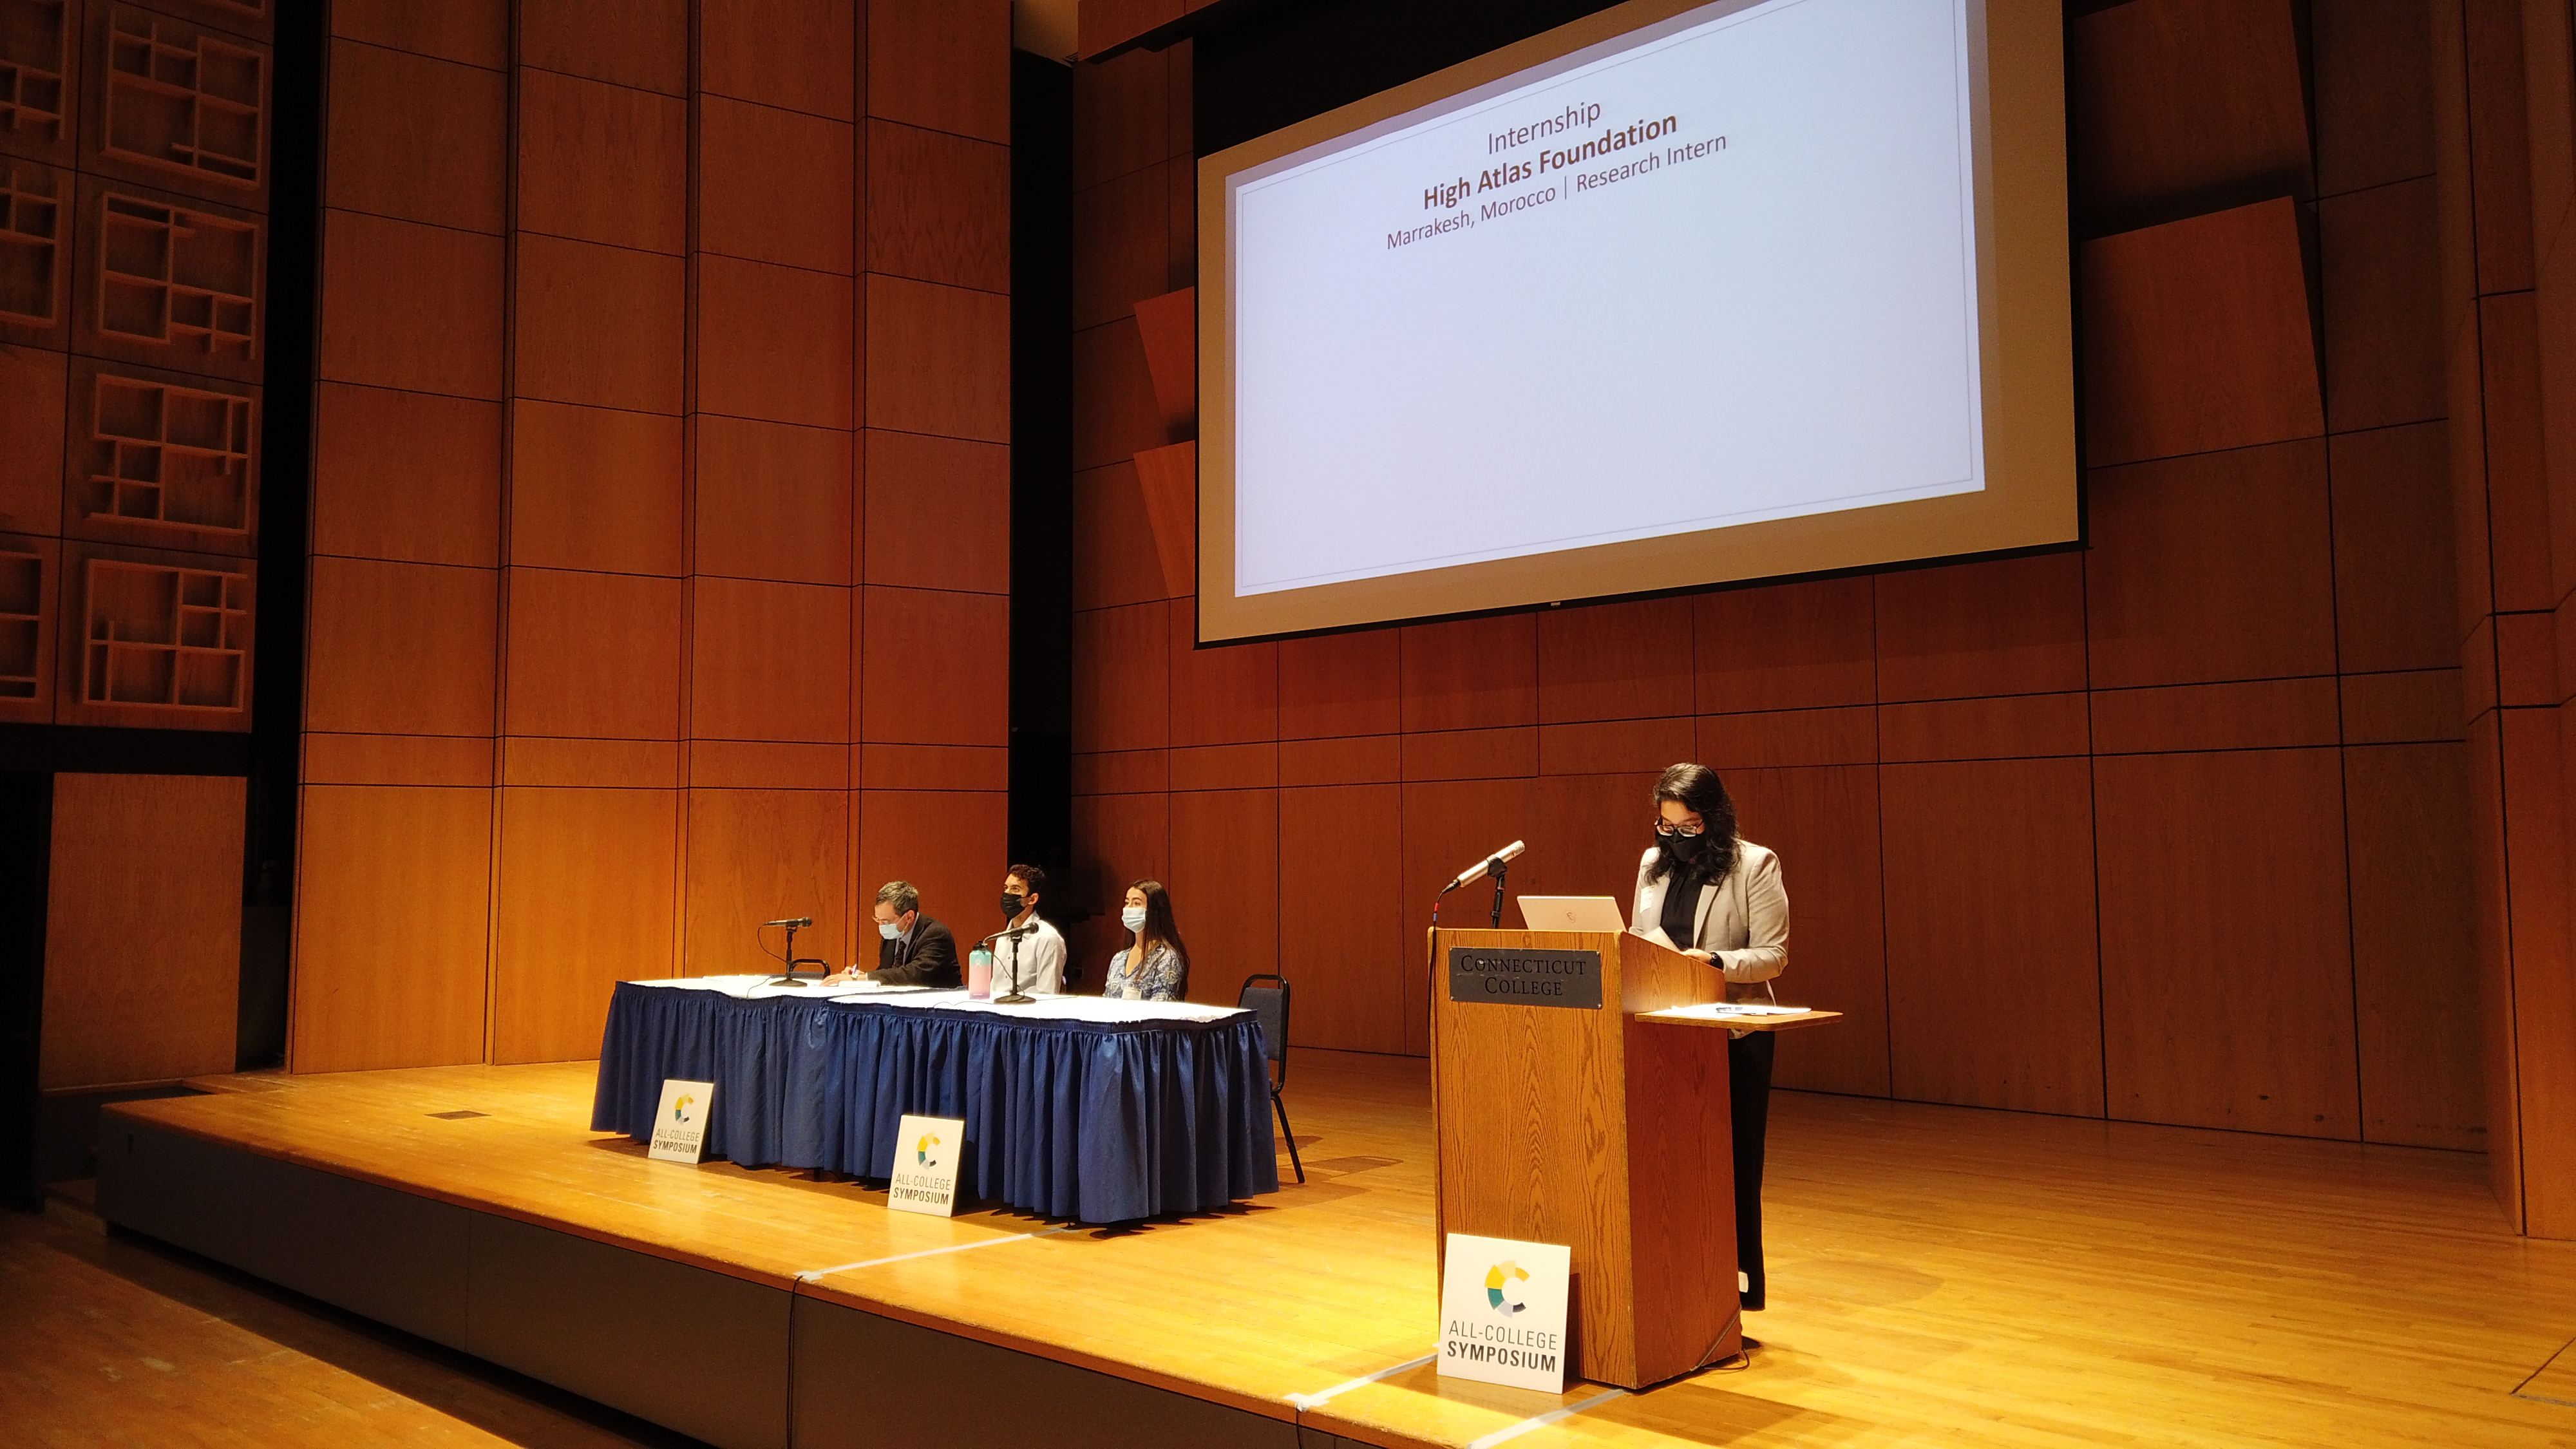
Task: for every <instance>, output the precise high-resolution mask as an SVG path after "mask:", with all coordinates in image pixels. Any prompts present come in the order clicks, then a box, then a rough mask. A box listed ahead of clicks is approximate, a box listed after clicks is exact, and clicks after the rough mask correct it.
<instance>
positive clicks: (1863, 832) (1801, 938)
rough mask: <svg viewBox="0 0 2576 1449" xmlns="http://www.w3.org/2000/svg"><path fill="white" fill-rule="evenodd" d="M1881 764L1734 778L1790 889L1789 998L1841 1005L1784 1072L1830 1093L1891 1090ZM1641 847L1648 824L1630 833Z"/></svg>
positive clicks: (1748, 817)
mask: <svg viewBox="0 0 2576 1449" xmlns="http://www.w3.org/2000/svg"><path fill="white" fill-rule="evenodd" d="M1878 777H1879V771H1878V770H1877V769H1876V768H1875V767H1872V766H1867V765H1839V766H1831V767H1827V768H1824V769H1806V770H1736V771H1733V772H1731V773H1729V774H1728V775H1727V777H1726V782H1727V789H1728V790H1729V792H1730V793H1732V794H1733V795H1734V797H1735V811H1736V816H1737V818H1738V821H1739V823H1740V824H1739V828H1740V829H1741V830H1742V832H1743V835H1744V838H1745V839H1747V840H1751V841H1756V842H1758V843H1760V844H1762V845H1766V846H1769V847H1770V848H1771V849H1772V850H1774V851H1777V852H1778V853H1779V856H1780V878H1781V883H1782V885H1783V887H1784V888H1785V889H1786V890H1787V891H1788V893H1789V969H1788V970H1787V971H1784V972H1782V973H1781V975H1780V977H1779V979H1778V980H1777V982H1775V983H1774V985H1773V987H1772V989H1773V991H1775V992H1776V993H1777V994H1778V996H1779V999H1780V1000H1782V1001H1784V1002H1796V1003H1799V1004H1803V1005H1807V1006H1816V1007H1822V1008H1824V1009H1825V1010H1828V1011H1839V1012H1841V1013H1843V1019H1842V1020H1841V1021H1838V1022H1835V1023H1833V1026H1834V1028H1835V1029H1834V1030H1832V1031H1830V1032H1815V1033H1811V1034H1810V1036H1809V1037H1808V1038H1806V1039H1795V1038H1793V1039H1791V1040H1787V1041H1783V1042H1782V1043H1781V1047H1780V1058H1779V1065H1778V1067H1777V1068H1776V1071H1777V1074H1778V1075H1777V1077H1776V1080H1777V1081H1778V1082H1779V1084H1780V1085H1781V1086H1784V1087H1792V1088H1804V1089H1807V1090H1811V1091H1823V1092H1858V1093H1861V1094H1864V1095H1867V1096H1875V1097H1883V1096H1885V1095H1887V1093H1888V1090H1889V1083H1890V1076H1889V1071H1890V1060H1889V1050H1888V1048H1889V1030H1888V1026H1889V1022H1888V979H1887V960H1886V946H1887V940H1886V920H1885V915H1884V909H1885V908H1884V893H1883V890H1882V888H1881V884H1880V880H1879V875H1880V868H1881V867H1880V850H1879V829H1880V825H1879V815H1880V808H1879V779H1878ZM1630 839H1631V841H1632V842H1636V843H1638V844H1639V845H1640V846H1642V844H1643V841H1642V832H1641V833H1640V834H1638V835H1632V836H1631V837H1630Z"/></svg>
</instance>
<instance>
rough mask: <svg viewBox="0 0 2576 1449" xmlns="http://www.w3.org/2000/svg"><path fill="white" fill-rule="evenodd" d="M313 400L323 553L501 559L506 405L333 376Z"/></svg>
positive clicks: (442, 560)
mask: <svg viewBox="0 0 2576 1449" xmlns="http://www.w3.org/2000/svg"><path fill="white" fill-rule="evenodd" d="M314 405H315V424H314V441H313V498H312V505H311V506H312V529H313V551H314V552H315V553H317V554H347V555H353V556H356V557H360V558H383V559H408V560H410V561H412V562H414V563H432V564H464V565H468V566H471V567H476V568H490V567H492V566H493V565H495V564H497V563H499V562H500V555H501V406H500V404H498V403H490V402H481V401H475V400H471V399H466V398H452V397H439V396H436V395H434V394H430V393H419V392H396V391H393V390H391V389H388V388H379V387H352V386H349V385H347V384H344V383H334V382H326V383H323V384H322V385H321V386H320V387H319V388H317V389H316V390H315V394H314Z"/></svg>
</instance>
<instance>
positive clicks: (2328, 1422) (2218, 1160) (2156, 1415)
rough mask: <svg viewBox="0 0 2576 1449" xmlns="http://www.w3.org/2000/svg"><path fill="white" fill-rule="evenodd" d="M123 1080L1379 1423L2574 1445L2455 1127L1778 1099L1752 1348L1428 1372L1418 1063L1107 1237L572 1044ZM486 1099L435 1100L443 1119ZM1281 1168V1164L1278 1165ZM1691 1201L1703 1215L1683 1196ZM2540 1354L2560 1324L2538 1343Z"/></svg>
mask: <svg viewBox="0 0 2576 1449" xmlns="http://www.w3.org/2000/svg"><path fill="white" fill-rule="evenodd" d="M197 1085H200V1086H203V1087H207V1088H210V1089H213V1094H212V1095H208V1096H203V1097H195V1098H174V1099H168V1100H162V1101H151V1102H141V1103H134V1104H128V1105H126V1106H122V1107H120V1108H118V1109H116V1110H117V1111H118V1112H119V1113H130V1114H132V1115H133V1116H135V1117H138V1118H141V1119H143V1120H146V1121H150V1122H154V1123H158V1124H161V1125H162V1126H164V1127H166V1128H169V1129H172V1130H175V1131H179V1132H183V1133H186V1134H189V1135H192V1136H200V1137H207V1138H212V1139H216V1140H219V1141H222V1142H226V1143H229V1144H232V1145H235V1146H237V1147H242V1148H247V1149H249V1150H252V1151H255V1152H258V1153H262V1154H265V1155H269V1156H275V1157H283V1158H286V1159H289V1160H291V1161H294V1162H298V1163H302V1164H304V1165H306V1166H310V1167H319V1168H324V1169H327V1170H329V1171H331V1172H335V1173H339V1174H342V1175H346V1176H350V1177H356V1178H360V1179H364V1180H368V1181H373V1182H376V1183H380V1184H384V1185H388V1186H393V1187H397V1188H401V1189H403V1190H405V1191H408V1192H412V1193H416V1194H421V1195H424V1196H429V1197H433V1198H437V1199H440V1200H443V1201H446V1202H449V1203H453V1204H458V1205H463V1206H467V1207H471V1208H475V1209H478V1210H481V1211H484V1212H490V1213H496V1214H499V1215H502V1216H506V1217H511V1218H516V1219H520V1220H523V1221H527V1222H534V1223H540V1224H544V1225H547V1226H551V1227H554V1228H558V1229H562V1230H566V1231H569V1232H573V1233H577V1234H580V1235H582V1236H584V1237H589V1238H593V1239H597V1240H600V1241H604V1242H610V1243H615V1244H618V1245H620V1246H624V1247H629V1248H637V1249H641V1250H643V1251H646V1252H649V1253H652V1254H654V1255H656V1256H660V1257H664V1258H669V1259H673V1260H676V1261H681V1262H686V1263H690V1264H695V1265H699V1266H702V1267H709V1268H714V1269H717V1270H719V1271H721V1272H723V1273H726V1274H729V1275H732V1276H734V1277H738V1278H743V1279H748V1280H752V1281H754V1282H759V1283H764V1284H768V1285H771V1286H778V1287H783V1286H787V1285H789V1284H790V1283H791V1282H799V1281H801V1283H802V1286H801V1287H799V1288H798V1289H797V1291H799V1292H802V1293H804V1294H808V1295H811V1296H814V1297H818V1298H822V1299H826V1300H830V1301H835V1302H838V1303H841V1304H844V1305H847V1306H851V1307H855V1308H859V1309H862V1310H865V1311H867V1312H869V1313H873V1314H878V1315H883V1316H887V1317H892V1318H895V1319H899V1320H904V1321H908V1322H911V1323H915V1324H920V1325H924V1326H928V1327H931V1328H935V1329H939V1330H942V1331H945V1332H948V1333H953V1334H959V1335H964V1336H967V1337H971V1338H975V1339H980V1340H983V1341H985V1342H988V1343H992V1344H996V1345H1000V1346H1003V1347H1006V1348H1010V1349H1014V1350H1018V1351H1022V1352H1026V1353H1031V1354H1037V1355H1041V1356H1044V1357H1046V1358H1051V1359H1055V1360H1058V1361H1060V1362H1064V1363H1069V1364H1075V1365H1079V1366H1082V1367H1086V1368H1091V1369H1096V1370H1100V1371H1104V1372H1107V1373H1110V1374H1114V1375H1117V1376H1119V1377H1121V1378H1124V1379H1128V1380H1132V1381H1137V1382H1142V1383H1148V1384H1153V1385H1157V1386H1160V1387H1164V1388H1168V1389H1174V1390H1178V1391H1180V1392H1183V1393H1186V1394H1189V1395H1192V1396H1194V1397H1197V1398H1201V1399H1206V1400H1211V1401H1214V1402H1218V1403H1222V1404H1226V1405H1230V1406H1233V1407H1236V1408H1239V1409H1243V1410H1247V1411H1250V1412H1252V1413H1256V1414H1260V1415H1264V1416H1267V1417H1270V1418H1274V1419H1278V1420H1282V1421H1294V1422H1296V1423H1298V1424H1299V1425H1300V1427H1301V1428H1302V1429H1304V1430H1306V1431H1308V1434H1309V1436H1310V1442H1312V1441H1313V1440H1315V1439H1320V1435H1321V1434H1322V1433H1330V1434H1334V1435H1339V1436H1342V1437H1344V1438H1347V1439H1351V1440H1356V1441H1360V1442H1363V1443H1370V1444H1381V1445H1395V1446H1413V1445H1444V1446H1445V1445H1470V1444H1478V1443H1494V1442H1499V1440H1497V1439H1496V1438H1495V1437H1494V1436H1497V1435H1507V1434H1508V1433H1509V1431H1512V1430H1514V1429H1516V1428H1519V1427H1520V1426H1523V1425H1526V1424H1528V1423H1529V1421H1530V1420H1532V1419H1533V1418H1535V1417H1538V1416H1540V1415H1543V1414H1546V1413H1548V1412H1549V1411H1551V1410H1554V1409H1557V1408H1559V1407H1561V1406H1572V1405H1582V1406H1583V1407H1582V1408H1581V1409H1580V1411H1579V1412H1576V1413H1573V1414H1570V1415H1567V1416H1565V1417H1562V1418H1559V1419H1557V1420H1555V1421H1553V1422H1550V1423H1546V1424H1542V1425H1539V1426H1537V1427H1535V1428H1533V1429H1530V1430H1528V1431H1527V1432H1526V1437H1519V1438H1515V1439H1514V1440H1513V1442H1515V1443H1516V1444H1521V1445H1533V1446H1534V1445H1544V1444H1560V1443H1565V1444H1621V1445H1644V1444H1663V1443H1682V1444H1744V1445H1786V1444H1832V1445H1845V1444H1900V1443H1901V1444H1914V1443H1954V1444H1978V1445H2077V1444H2084V1445H2094V1444H2154V1445H2244V1444H2259V1445H2298V1446H2313V1445H2319V1444H2326V1443H2332V1444H2334V1445H2335V1446H2337V1449H2365V1446H2372V1445H2382V1444H2386V1445H2435V1444H2439V1445H2489V1444H2492V1445H2523V1444H2531V1445H2542V1444H2556V1445H2576V1349H2569V1348H2568V1347H2567V1345H2568V1343H2569V1340H2570V1339H2571V1338H2572V1337H2576V1243H2547V1242H2533V1241H2529V1240H2526V1239H2521V1238H2517V1237H2515V1236H2513V1235H2511V1234H2510V1233H2508V1232H2506V1231H2505V1229H2504V1226H2503V1223H2502V1220H2501V1217H2500V1215H2499V1214H2498V1212H2497V1210H2496V1208H2495V1205H2494V1203H2493V1202H2492V1200H2491V1199H2490V1198H2489V1196H2488V1193H2487V1189H2486V1186H2485V1172H2484V1163H2483V1162H2482V1161H2481V1160H2480V1159H2478V1158H2476V1157H2471V1156H2464V1155H2460V1154H2453V1153H2442V1152H2432V1151H2423V1150H2416V1149H2406V1148H2380V1147H2361V1146H2356V1145H2353V1144H2349V1143H2329V1142H2309V1141H2301V1140H2293V1139H2284V1138H2274V1137H2259V1136H2251V1135H2241V1134H2232V1133H2219V1132H2202V1131H2192V1130H2187V1129H2179V1128H2164V1127H2146V1126H2136V1125H2128V1124H2117V1123H2102V1122H2093V1121H2084V1120H2076V1119H2067V1118H2052V1117H2040V1116H2030V1115H2023V1114H2016V1113H2005V1112H1984V1111H1975V1110H1969V1109H1960V1108H1944V1107H1926V1106H1916V1105H1909V1104H1899V1103H1888V1102H1882V1101H1874V1100H1866V1099H1855V1098H1838V1097H1824V1096H1811V1095H1804V1094H1798V1093H1782V1094H1777V1095H1775V1097H1774V1098H1773V1105H1772V1114H1773V1115H1772V1127H1771V1143H1772V1148H1771V1182H1770V1191H1769V1204H1770V1229H1771V1245H1770V1256H1771V1284H1772V1288H1771V1298H1772V1304H1773V1306H1772V1308H1771V1309H1770V1310H1769V1311H1768V1312H1766V1313H1762V1314H1756V1315H1751V1316H1750V1317H1749V1319H1748V1323H1749V1327H1750V1332H1751V1333H1752V1335H1753V1336H1754V1337H1755V1338H1757V1339H1759V1340H1760V1341H1761V1346H1760V1347H1759V1348H1758V1349H1757V1350H1756V1351H1755V1352H1754V1353H1753V1354H1752V1356H1751V1360H1750V1363H1749V1365H1747V1366H1746V1367H1743V1368H1741V1369H1737V1370H1712V1371H1708V1372H1704V1373H1702V1374H1700V1375H1698V1376H1697V1377H1695V1378H1691V1379H1686V1380H1683V1381H1680V1382H1677V1383H1674V1384H1669V1385H1666V1386H1663V1387H1661V1388H1657V1389H1654V1390H1651V1391H1649V1392H1646V1393H1644V1394H1637V1395H1629V1394H1613V1395H1610V1396H1607V1397H1604V1396H1603V1395H1602V1391H1601V1390H1599V1389H1596V1388H1591V1387H1586V1386H1577V1387H1576V1388H1575V1389H1574V1390H1572V1391H1571V1392H1569V1393H1567V1394H1566V1395H1564V1396H1563V1397H1562V1398H1561V1399H1560V1398H1558V1397H1556V1396H1550V1395H1541V1394H1534V1393H1530V1392H1527V1391H1521V1390H1510V1389H1501V1388H1495V1387H1490V1386H1485V1385H1478V1384H1470V1383H1460V1382H1452V1381H1448V1380H1442V1379H1439V1378H1437V1377H1436V1376H1435V1375H1433V1373H1432V1372H1431V1369H1430V1368H1429V1366H1428V1365H1427V1364H1424V1365H1422V1366H1419V1367H1415V1368H1410V1369H1405V1370H1403V1371H1400V1372H1397V1373H1394V1374H1392V1375H1390V1376H1388V1377H1385V1378H1383V1379H1379V1380H1376V1381H1374V1382H1370V1383H1367V1384H1365V1385H1363V1386H1360V1387H1356V1388H1350V1389H1347V1390H1345V1391H1343V1392H1341V1393H1338V1394H1335V1395H1333V1396H1332V1397H1330V1398H1329V1399H1328V1400H1327V1401H1325V1402H1323V1403H1321V1404H1318V1405H1315V1406H1313V1407H1310V1408H1304V1409H1302V1410H1301V1409H1300V1408H1299V1407H1298V1405H1297V1403H1296V1401H1295V1400H1294V1399H1292V1397H1291V1396H1311V1395H1316V1394H1319V1393H1323V1392H1325V1391H1327V1390H1330V1389H1332V1388H1334V1387H1335V1386H1337V1385H1342V1384H1345V1383H1347V1382H1348V1381H1350V1380H1353V1379H1358V1378H1362V1377H1364V1376H1367V1375H1371V1374H1376V1373H1378V1372H1380V1371H1383V1370H1386V1369H1388V1368H1390V1367H1392V1366H1394V1365H1398V1364H1402V1363H1405V1362H1406V1361H1408V1360H1412V1359H1416V1358H1419V1357H1422V1356H1424V1355H1425V1354H1427V1352H1428V1350H1429V1347H1430V1344H1431V1341H1432V1337H1433V1332H1434V1319H1435V1311H1436V1310H1435V1300H1436V1296H1437V1295H1436V1291H1435V1289H1436V1285H1435V1284H1434V1281H1433V1269H1432V1240H1431V1238H1432V1229H1431V1166H1432V1164H1431V1142H1430V1126H1429V1124H1430V1115H1429V1087H1428V1076H1427V1070H1426V1065H1425V1063H1423V1062H1422V1061H1420V1060H1417V1059H1411V1058H1401V1057H1376V1056H1366V1055H1359V1054H1349V1053H1334V1052H1302V1051H1301V1052H1299V1053H1297V1057H1296V1062H1295V1067H1294V1071H1293V1074H1292V1076H1291V1088H1290V1091H1289V1110H1290V1113H1291V1114H1292V1115H1293V1116H1294V1117H1295V1119H1296V1122H1297V1126H1298V1129H1299V1145H1300V1150H1301V1151H1302V1152H1303V1153H1304V1154H1305V1158H1306V1163H1307V1169H1308V1176H1309V1181H1308V1182H1307V1183H1306V1184H1304V1185H1303V1186H1297V1185H1294V1184H1293V1183H1292V1184H1289V1185H1287V1186H1285V1187H1283V1189H1282V1191H1281V1192H1279V1193H1278V1194H1277V1195H1276V1196H1275V1197H1264V1198H1261V1199H1258V1200H1257V1201H1256V1202H1254V1203H1253V1204H1251V1205H1250V1206H1248V1207H1245V1208H1243V1209H1240V1210H1237V1211H1233V1212H1227V1213H1221V1214H1214V1215H1208V1216H1202V1217H1192V1218H1189V1219H1186V1220H1179V1221H1171V1222H1157V1223H1152V1224H1148V1225H1146V1226H1143V1227H1141V1228H1137V1229H1133V1230H1128V1231H1103V1230H1095V1229H1090V1228H1067V1227H1065V1225H1063V1224H1060V1223H1050V1222H1042V1221H1038V1220H1035V1219H1031V1218H1027V1217H1024V1216H1020V1215H1017V1214H1012V1213H993V1212H983V1213H973V1214H968V1215H964V1216H961V1217H958V1218H956V1219H954V1220H943V1219H937V1218H929V1217H922V1216H917V1215H912V1214H904V1213H893V1212H888V1211H887V1210H886V1208H885V1198H884V1194H883V1193H881V1192H873V1191H869V1190H867V1189H865V1188H862V1187H859V1186H856V1185H854V1184H848V1183H840V1184H828V1183H819V1182H813V1181H808V1180H805V1179H804V1178H803V1177H802V1176H801V1175H799V1174H795V1173H790V1172H785V1171H763V1172H747V1171H744V1170H742V1169H739V1168H736V1167H733V1166H731V1165H730V1164H724V1163H714V1164H709V1165H706V1166H704V1167H698V1168H690V1167H682V1166H676V1165H672V1164H666V1163H656V1162H651V1161H648V1160H647V1159H646V1158H645V1157H644V1155H643V1149H642V1148H641V1147H640V1146H638V1145H636V1144H633V1143H630V1142H628V1141H627V1140H626V1139H624V1138H620V1137H609V1136H602V1135H599V1134H594V1133H592V1132H590V1131H588V1130H587V1127H586V1124H587V1122H588V1121H589V1114H590V1098H591V1086H592V1066H591V1064H590V1063H586V1062H585V1063H566V1064H560V1065H547V1066H527V1067H453V1068H429V1069H422V1070H413V1071H390V1072H364V1073H349V1074H344V1075H335V1076H312V1077H275V1076H251V1077H230V1078H212V1079H208V1080H206V1081H204V1082H201V1083H198V1084H197ZM456 1111H469V1112H480V1113H483V1114H485V1115H483V1116H480V1117H469V1118H461V1119H442V1118H438V1117H434V1116H432V1115H431V1114H433V1113H442V1112H456ZM1282 1168H1283V1176H1284V1175H1285V1162H1284V1160H1283V1163H1282ZM1674 1227H1675V1230H1676V1231H1691V1230H1693V1227H1692V1225H1691V1224H1688V1223H1677V1224H1675V1225H1674ZM2562 1350H2564V1351H2562Z"/></svg>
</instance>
